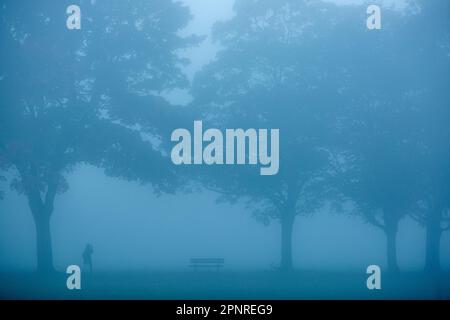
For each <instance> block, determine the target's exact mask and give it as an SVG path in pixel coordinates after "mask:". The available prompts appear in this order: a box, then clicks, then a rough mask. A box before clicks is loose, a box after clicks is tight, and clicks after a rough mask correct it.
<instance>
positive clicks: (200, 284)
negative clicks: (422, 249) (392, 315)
mask: <svg viewBox="0 0 450 320" xmlns="http://www.w3.org/2000/svg"><path fill="white" fill-rule="evenodd" d="M81 285H82V289H81V290H73V291H69V290H68V289H66V275H65V274H62V273H61V274H56V275H52V276H46V277H43V276H40V275H37V274H31V273H30V274H18V273H9V274H0V286H1V287H0V298H2V299H450V273H443V274H441V275H439V276H434V277H431V276H428V275H426V274H423V273H399V274H395V275H394V274H388V273H384V274H383V275H382V290H378V291H377V290H375V291H369V290H368V289H367V288H366V274H352V273H326V272H310V271H298V272H295V273H291V274H289V275H283V274H281V273H279V272H275V271H270V272H269V271H267V272H223V271H221V272H215V271H202V272H200V271H199V272H193V271H190V272H153V273H125V272H123V273H93V274H83V276H82V283H81Z"/></svg>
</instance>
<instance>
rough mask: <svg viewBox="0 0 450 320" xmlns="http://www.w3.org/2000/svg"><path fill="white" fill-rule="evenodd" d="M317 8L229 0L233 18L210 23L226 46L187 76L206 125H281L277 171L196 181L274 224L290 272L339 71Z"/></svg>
mask: <svg viewBox="0 0 450 320" xmlns="http://www.w3.org/2000/svg"><path fill="white" fill-rule="evenodd" d="M324 6H325V7H326V5H324V4H323V3H317V4H313V3H310V2H307V1H257V2H251V3H250V2H246V1H237V2H236V4H235V8H234V10H235V13H236V14H235V16H234V18H233V19H232V20H230V21H228V22H226V23H224V24H220V25H217V26H216V28H215V33H214V34H215V38H216V40H218V41H220V42H221V44H222V45H223V46H224V47H225V49H224V50H223V51H222V52H220V53H219V55H218V57H217V59H216V61H215V62H214V63H212V64H210V65H208V66H207V67H205V69H204V70H203V71H202V72H201V73H200V74H199V75H198V76H197V77H196V79H195V82H194V89H193V92H194V96H195V101H194V104H195V105H196V106H198V108H199V109H200V112H201V113H202V114H203V117H204V118H206V119H207V122H206V124H205V126H207V125H208V124H210V125H214V127H219V128H243V129H247V128H269V129H270V128H279V129H280V171H279V173H278V174H277V175H274V176H260V175H259V171H258V170H257V169H255V168H251V169H248V168H242V167H237V168H235V169H233V168H230V167H226V166H225V167H223V168H220V169H215V168H214V169H213V168H212V169H211V171H210V174H208V175H206V176H205V177H204V184H205V185H206V186H207V187H208V188H210V189H212V190H215V191H218V192H219V193H221V194H222V195H223V197H224V198H225V199H226V200H229V201H235V200H237V199H245V200H246V201H247V203H248V205H249V208H250V209H251V210H252V211H253V214H254V216H255V217H256V218H258V219H259V220H262V221H263V222H265V223H269V222H270V221H271V220H276V221H279V223H280V226H281V263H280V267H281V269H282V270H291V269H292V268H293V263H292V232H293V226H294V221H295V217H296V216H297V215H300V214H302V215H307V214H312V213H314V212H315V211H317V210H318V209H319V208H320V207H321V206H322V205H323V203H324V201H325V200H326V198H327V196H326V195H327V193H328V191H329V190H328V186H327V183H326V179H327V176H328V171H327V166H328V157H329V152H330V150H329V149H330V148H331V146H330V143H331V141H332V127H333V125H334V121H333V112H334V107H335V105H334V104H336V103H339V100H340V98H339V95H338V94H337V88H338V87H339V82H340V78H341V76H342V75H343V70H341V69H340V66H339V65H336V64H333V63H332V62H330V61H329V60H328V59H329V58H330V57H329V56H328V50H329V48H328V47H327V46H326V45H325V44H327V43H328V41H329V40H332V38H333V33H332V30H333V27H332V23H331V22H330V21H331V19H329V18H330V15H329V14H330V13H329V12H327V11H326V10H321V9H323V7H324ZM331 60H332V59H331ZM322 66H323V67H322Z"/></svg>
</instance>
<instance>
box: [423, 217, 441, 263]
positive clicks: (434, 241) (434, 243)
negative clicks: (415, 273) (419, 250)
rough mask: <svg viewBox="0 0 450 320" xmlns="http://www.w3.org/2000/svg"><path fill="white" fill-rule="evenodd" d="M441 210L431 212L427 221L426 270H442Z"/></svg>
mask: <svg viewBox="0 0 450 320" xmlns="http://www.w3.org/2000/svg"><path fill="white" fill-rule="evenodd" d="M440 220H441V219H440V215H439V211H435V212H431V214H430V215H429V216H428V219H427V222H426V226H427V229H426V254H425V271H429V272H437V271H440V261H439V260H440V259H439V253H440V244H441V224H440V223H441V221H440Z"/></svg>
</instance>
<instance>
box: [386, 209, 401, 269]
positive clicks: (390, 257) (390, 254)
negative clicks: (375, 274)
mask: <svg viewBox="0 0 450 320" xmlns="http://www.w3.org/2000/svg"><path fill="white" fill-rule="evenodd" d="M398 224H399V219H398V215H396V212H395V211H392V210H391V211H389V212H388V215H387V216H386V217H385V232H386V238H387V264H388V270H389V271H390V272H397V271H399V268H398V263H397V231H398Z"/></svg>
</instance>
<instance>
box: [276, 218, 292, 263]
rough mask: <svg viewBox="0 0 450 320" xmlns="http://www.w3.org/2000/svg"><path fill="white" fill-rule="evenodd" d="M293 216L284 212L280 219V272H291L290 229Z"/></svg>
mask: <svg viewBox="0 0 450 320" xmlns="http://www.w3.org/2000/svg"><path fill="white" fill-rule="evenodd" d="M294 220H295V215H294V214H293V213H291V212H285V214H284V215H283V217H282V219H281V265H280V268H281V270H282V271H292V270H293V264H292V228H293V226H294Z"/></svg>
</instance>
